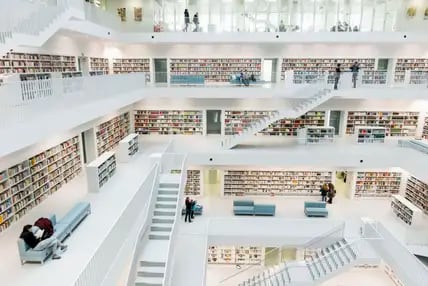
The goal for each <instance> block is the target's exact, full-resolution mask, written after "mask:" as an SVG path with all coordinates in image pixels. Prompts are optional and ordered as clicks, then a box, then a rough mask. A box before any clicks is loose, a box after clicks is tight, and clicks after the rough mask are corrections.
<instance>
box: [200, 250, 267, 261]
mask: <svg viewBox="0 0 428 286" xmlns="http://www.w3.org/2000/svg"><path fill="white" fill-rule="evenodd" d="M263 262H264V248H262V247H258V246H236V247H235V246H209V247H208V263H209V264H235V265H261V264H262V263H263Z"/></svg>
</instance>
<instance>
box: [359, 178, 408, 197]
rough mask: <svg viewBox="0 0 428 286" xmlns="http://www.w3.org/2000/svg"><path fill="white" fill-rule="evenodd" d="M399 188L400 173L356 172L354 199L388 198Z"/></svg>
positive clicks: (396, 192)
mask: <svg viewBox="0 0 428 286" xmlns="http://www.w3.org/2000/svg"><path fill="white" fill-rule="evenodd" d="M400 188H401V173H400V172H357V176H356V182H355V197H357V198H364V197H371V198H372V197H390V196H391V195H395V194H398V193H399V192H400Z"/></svg>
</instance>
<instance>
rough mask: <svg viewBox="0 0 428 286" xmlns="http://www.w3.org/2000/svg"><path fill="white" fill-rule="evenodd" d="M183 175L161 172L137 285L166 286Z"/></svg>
mask: <svg viewBox="0 0 428 286" xmlns="http://www.w3.org/2000/svg"><path fill="white" fill-rule="evenodd" d="M180 180H181V175H180V174H178V175H173V174H171V175H170V174H167V175H160V178H159V185H158V190H157V197H156V201H155V206H154V209H153V214H152V221H151V225H150V229H149V231H148V235H147V238H146V242H145V244H144V247H143V251H142V253H141V256H140V258H139V261H138V266H137V275H136V279H135V285H136V286H164V285H165V273H166V267H167V260H168V253H169V249H170V244H171V243H172V241H171V236H172V231H173V227H174V222H175V220H176V217H177V212H178V204H179V201H180V200H179V195H180V194H179V191H180Z"/></svg>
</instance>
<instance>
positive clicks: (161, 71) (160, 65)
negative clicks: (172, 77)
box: [154, 59, 168, 83]
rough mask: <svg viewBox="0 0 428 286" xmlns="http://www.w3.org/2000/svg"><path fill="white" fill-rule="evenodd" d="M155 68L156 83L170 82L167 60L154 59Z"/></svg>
mask: <svg viewBox="0 0 428 286" xmlns="http://www.w3.org/2000/svg"><path fill="white" fill-rule="evenodd" d="M154 66H155V83H167V82H168V76H167V72H168V65H167V62H166V59H154Z"/></svg>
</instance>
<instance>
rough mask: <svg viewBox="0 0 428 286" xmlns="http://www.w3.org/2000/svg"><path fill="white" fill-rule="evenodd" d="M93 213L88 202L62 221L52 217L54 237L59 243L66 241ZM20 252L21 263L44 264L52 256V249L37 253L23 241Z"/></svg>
mask: <svg viewBox="0 0 428 286" xmlns="http://www.w3.org/2000/svg"><path fill="white" fill-rule="evenodd" d="M90 213H91V205H90V204H89V203H87V202H80V203H78V204H76V205H75V206H74V207H73V208H72V209H71V210H70V211H69V212H68V213H67V214H66V215H65V216H64V217H63V218H62V219H61V220H59V221H57V219H56V216H55V215H51V216H50V217H49V219H50V220H51V222H52V225H53V227H54V234H53V235H54V236H55V237H56V238H57V239H58V240H59V241H64V240H65V239H66V238H67V236H69V235H70V234H71V232H72V231H73V230H74V229H75V228H76V227H77V226H78V225H79V223H80V222H81V221H82V220H83V219H84V218H85V217H86V216H87V215H88V214H90ZM18 250H19V256H20V259H21V263H22V264H24V263H25V262H40V263H43V262H44V261H45V260H46V259H47V258H48V257H49V256H50V255H51V254H52V249H51V248H46V249H44V250H40V251H35V250H33V249H31V248H29V247H28V245H27V244H26V243H25V241H24V240H23V239H20V238H19V239H18Z"/></svg>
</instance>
